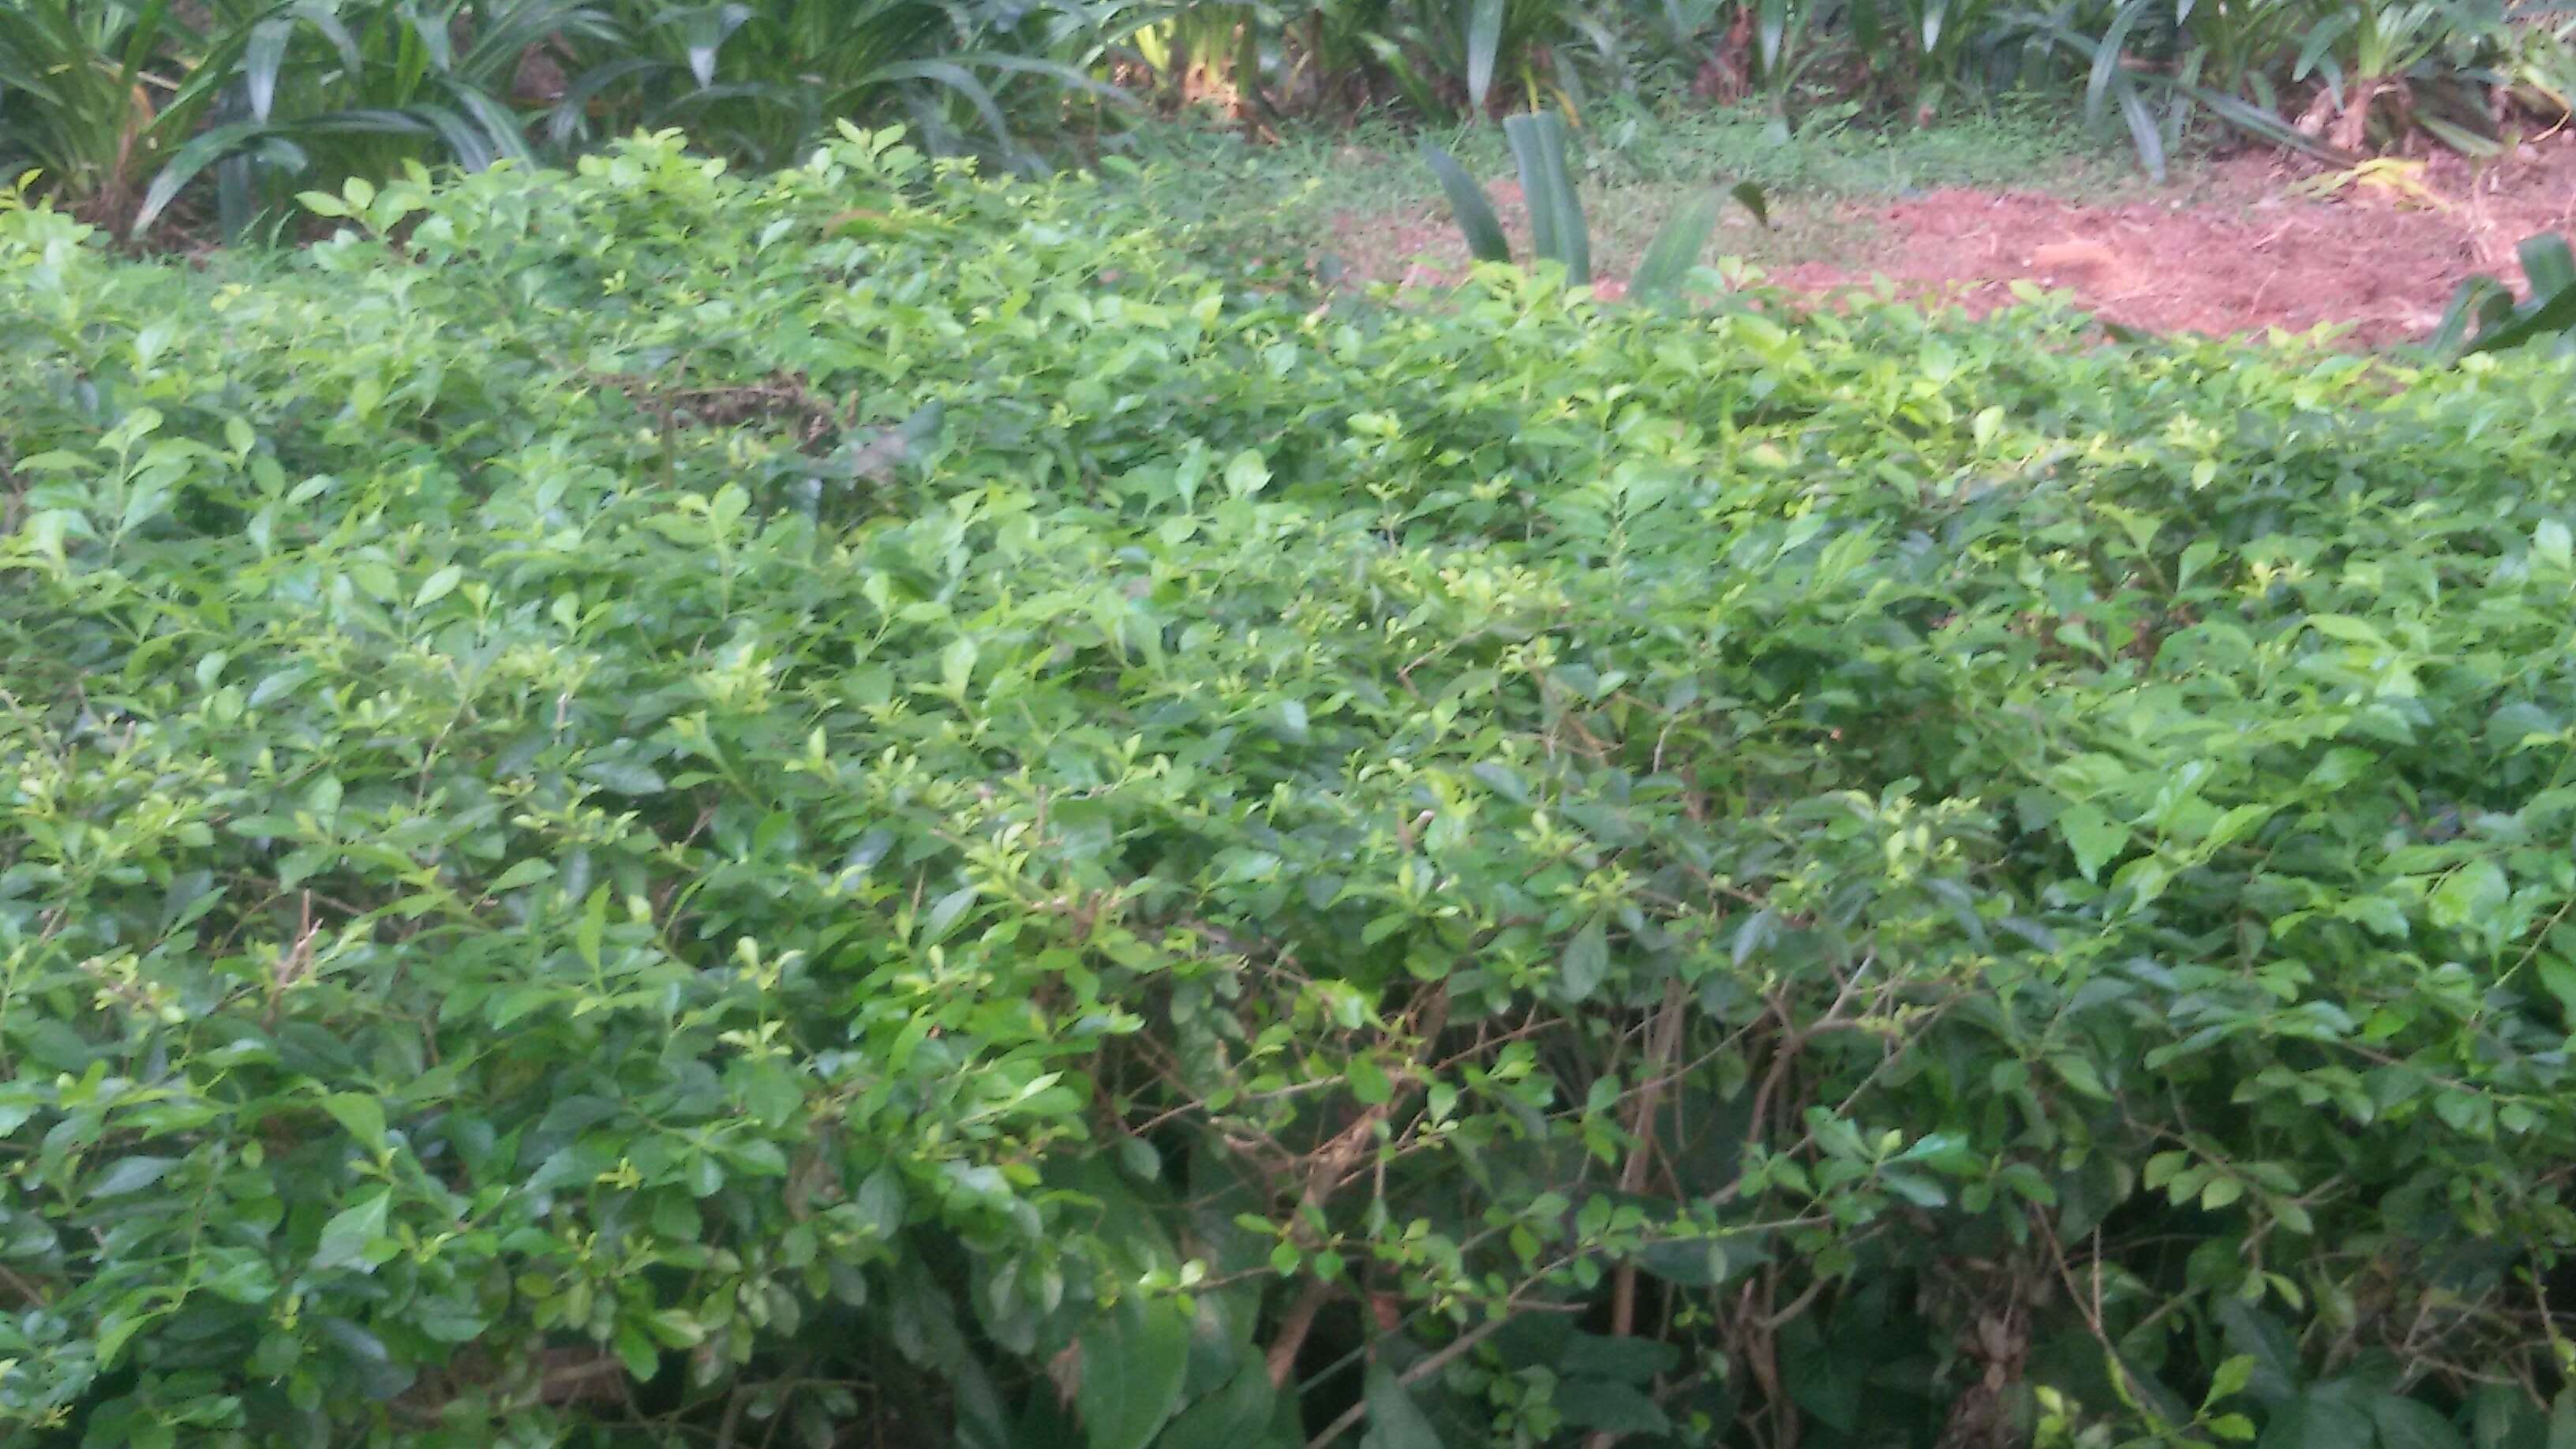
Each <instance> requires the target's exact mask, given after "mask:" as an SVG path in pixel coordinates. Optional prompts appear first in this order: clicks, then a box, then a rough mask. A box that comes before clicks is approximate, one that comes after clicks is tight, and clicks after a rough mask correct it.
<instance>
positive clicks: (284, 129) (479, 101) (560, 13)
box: [137, 0, 621, 231]
mask: <svg viewBox="0 0 2576 1449" xmlns="http://www.w3.org/2000/svg"><path fill="white" fill-rule="evenodd" d="M215 13H216V14H218V15H220V16H223V17H224V18H225V19H226V20H227V21H228V22H229V27H230V29H229V32H228V33H231V34H236V35H238V36H240V37H241V39H240V42H239V43H238V45H237V46H236V47H235V48H234V50H233V52H232V53H231V54H230V56H229V57H228V61H229V64H228V65H226V66H224V67H221V68H209V67H205V66H201V67H200V74H201V76H203V77H205V78H206V79H208V80H211V81H214V82H217V83H220V84H221V85H222V92H221V94H222V100H221V102H220V104H219V105H218V107H217V108H216V109H215V111H214V113H213V114H212V115H211V117H210V120H211V121H212V123H213V124H211V125H210V126H209V127H208V128H207V129H206V130H205V131H204V132H203V133H202V134H199V135H197V136H196V137H194V138H192V139H190V140H189V141H187V142H186V144H184V145H182V146H180V147H178V148H177V149H176V150H175V151H173V152H172V153H171V154H170V156H169V158H168V160H167V162H166V163H165V164H164V165H163V166H162V167H161V168H160V170H159V172H158V173H157V174H156V175H155V176H154V177H153V180H152V183H151V186H150V188H149V190H148V191H147V192H146V194H145V196H144V198H143V205H142V208H141V212H140V214H139V217H138V220H137V225H148V224H149V223H150V222H151V220H152V218H153V217H154V216H156V215H157V214H158V213H159V212H160V210H161V209H162V208H163V207H165V206H167V205H169V203H170V202H171V201H172V200H174V199H176V197H177V196H178V195H179V193H180V191H181V190H182V189H184V188H185V187H187V186H188V185H189V183H191V182H193V181H194V180H196V179H197V178H198V177H199V176H200V175H202V174H204V173H206V172H207V171H209V170H210V169H211V170H213V171H214V173H215V175H216V180H217V185H216V196H217V202H218V207H219V211H220V214H221V215H222V217H223V219H224V221H225V224H226V230H227V231H235V230H238V229H239V227H240V226H241V225H242V224H244V223H245V222H246V221H247V220H248V218H249V217H250V216H251V215H253V214H254V213H255V212H256V211H257V210H258V209H259V208H260V207H262V206H263V205H267V204H271V203H274V202H276V201H278V200H279V199H280V198H281V197H282V195H283V194H284V193H285V192H287V191H290V190H293V189H296V188H297V187H299V186H303V185H310V184H313V183H316V182H319V183H322V184H324V185H327V186H336V185H337V184H338V182H339V180H340V179H341V178H342V177H346V176H368V177H377V176H385V175H390V174H392V173H393V172H394V171H395V170H396V169H397V167H398V166H399V165H400V163H401V162H402V161H404V160H426V161H441V162H449V163H452V164H455V165H458V166H461V167H463V168H464V169H466V170H469V171H476V170H481V169H482V168H483V167H486V166H489V165H491V164H492V163H493V162H494V161H497V160H500V159H502V158H504V157H509V158H516V159H530V158H531V157H532V156H533V152H532V149H531V146H530V143H529V136H528V131H529V119H528V117H527V115H526V114H525V113H524V110H523V107H524V106H525V105H526V104H527V102H528V100H529V99H530V98H526V97H521V96H519V95H517V94H515V86H516V82H517V79H518V77H519V75H520V72H521V68H522V66H523V65H524V64H525V62H526V60H527V58H528V57H529V56H530V55H531V54H532V53H535V52H540V51H544V50H547V49H553V50H556V51H558V52H559V53H561V54H564V55H571V54H573V53H574V48H575V47H581V46H594V45H605V46H610V47H613V46H614V45H615V44H616V43H617V42H618V41H619V39H620V37H621V32H620V30H619V29H618V27H617V25H616V22H615V21H614V19H613V18H612V17H610V16H609V15H608V14H607V13H606V12H604V11H603V10H601V9H599V8H598V7H597V6H595V5H593V4H590V3H587V0H493V3H476V0H390V3H386V0H292V3H288V4H283V5H276V4H268V5H249V4H234V5H230V6H223V5H218V6H217V7H215ZM567 105H569V106H571V107H572V108H573V109H575V110H577V109H578V105H579V102H578V100H577V99H574V100H568V101H558V102H556V108H557V109H558V111H560V110H562V109H564V108H565V107H566V106H567ZM562 130H563V128H557V133H556V135H555V138H554V139H556V140H558V141H560V140H562V139H563V135H562Z"/></svg>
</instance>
